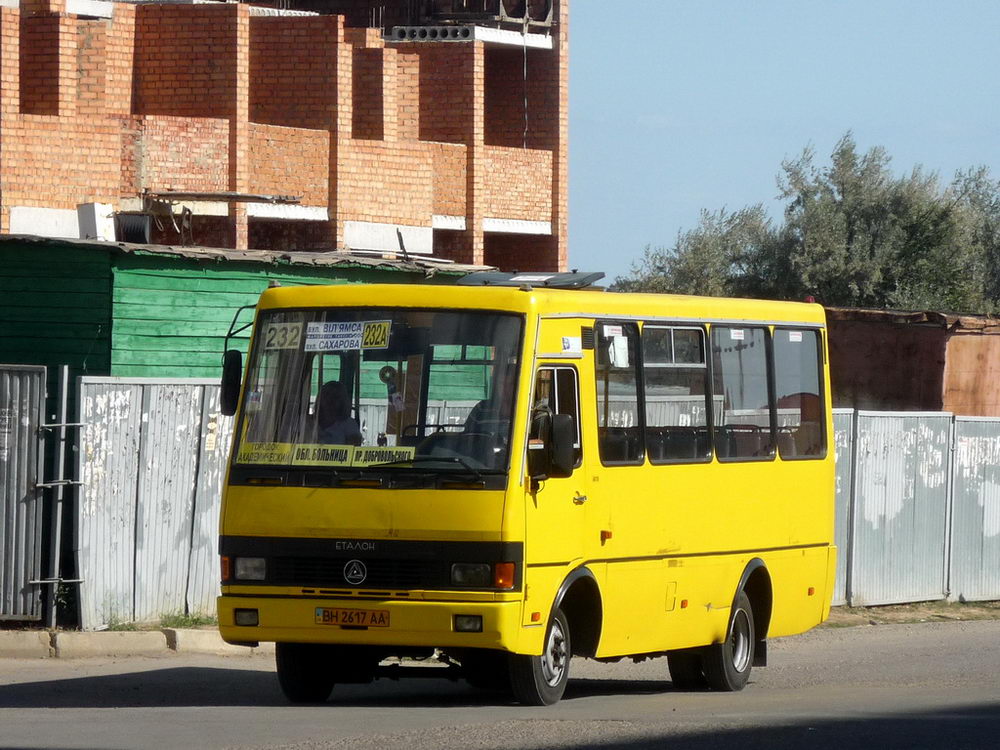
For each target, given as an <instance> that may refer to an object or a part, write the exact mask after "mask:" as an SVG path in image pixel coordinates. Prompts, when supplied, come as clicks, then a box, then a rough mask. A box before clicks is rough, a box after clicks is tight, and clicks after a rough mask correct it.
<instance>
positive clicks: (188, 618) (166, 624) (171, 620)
mask: <svg viewBox="0 0 1000 750" xmlns="http://www.w3.org/2000/svg"><path fill="white" fill-rule="evenodd" d="M218 624H219V621H218V620H217V619H216V618H214V617H212V616H210V615H199V614H184V613H182V612H176V613H174V614H169V615H162V616H161V617H160V627H161V628H198V627H202V626H203V625H218Z"/></svg>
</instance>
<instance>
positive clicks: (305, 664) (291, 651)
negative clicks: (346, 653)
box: [274, 643, 334, 703]
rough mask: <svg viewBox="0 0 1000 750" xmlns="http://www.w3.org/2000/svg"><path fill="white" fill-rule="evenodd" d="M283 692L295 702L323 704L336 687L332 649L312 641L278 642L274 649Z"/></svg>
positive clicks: (279, 682)
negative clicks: (330, 652) (331, 655)
mask: <svg viewBox="0 0 1000 750" xmlns="http://www.w3.org/2000/svg"><path fill="white" fill-rule="evenodd" d="M274 663H275V665H276V666H277V669H278V684H279V685H281V692H282V693H284V694H285V697H286V698H288V700H289V701H291V702H292V703H324V702H325V701H326V699H327V698H329V697H330V691H332V690H333V683H334V674H333V669H332V664H331V660H330V658H329V650H328V649H327V648H325V647H324V646H318V645H315V644H311V643H278V644H276V645H275V648H274Z"/></svg>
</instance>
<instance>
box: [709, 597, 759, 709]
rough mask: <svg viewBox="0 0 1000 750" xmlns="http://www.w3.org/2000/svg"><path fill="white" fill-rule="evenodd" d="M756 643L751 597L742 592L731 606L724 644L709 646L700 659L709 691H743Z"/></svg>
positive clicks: (748, 675)
mask: <svg viewBox="0 0 1000 750" xmlns="http://www.w3.org/2000/svg"><path fill="white" fill-rule="evenodd" d="M755 643H756V640H755V634H754V627H753V608H752V607H751V605H750V597H748V596H747V595H746V592H745V591H741V592H740V593H739V595H737V597H736V601H735V602H734V603H733V612H732V615H731V616H730V618H729V634H728V636H727V637H726V640H725V641H723V642H722V643H715V644H713V645H711V646H709V647H708V648H706V649H705V651H704V653H703V655H702V666H703V667H704V669H705V679H707V680H708V684H709V687H711V688H712V689H713V690H721V691H725V692H733V691H736V690H742V689H743V688H744V687H746V684H747V680H749V679H750V670H751V669H752V668H753V652H754V644H755Z"/></svg>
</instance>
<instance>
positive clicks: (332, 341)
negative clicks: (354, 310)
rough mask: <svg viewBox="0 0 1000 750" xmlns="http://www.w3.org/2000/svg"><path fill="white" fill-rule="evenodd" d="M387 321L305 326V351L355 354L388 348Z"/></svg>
mask: <svg viewBox="0 0 1000 750" xmlns="http://www.w3.org/2000/svg"><path fill="white" fill-rule="evenodd" d="M391 326H392V321H389V320H368V321H364V320H354V321H326V322H322V323H309V324H307V326H306V343H305V347H304V348H305V351H307V352H356V351H359V350H361V349H385V348H387V347H388V346H389V331H390V328H391Z"/></svg>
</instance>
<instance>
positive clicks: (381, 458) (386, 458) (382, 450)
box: [351, 445, 417, 466]
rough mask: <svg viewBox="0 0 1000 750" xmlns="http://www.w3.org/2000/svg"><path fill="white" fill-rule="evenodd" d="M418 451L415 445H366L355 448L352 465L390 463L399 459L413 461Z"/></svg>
mask: <svg viewBox="0 0 1000 750" xmlns="http://www.w3.org/2000/svg"><path fill="white" fill-rule="evenodd" d="M416 452H417V449H416V447H415V446H412V445H400V446H388V445H383V446H364V447H360V448H355V449H354V461H353V463H352V464H351V465H352V466H373V465H374V464H389V463H395V462H397V461H412V460H413V456H414V454H415V453H416Z"/></svg>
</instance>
